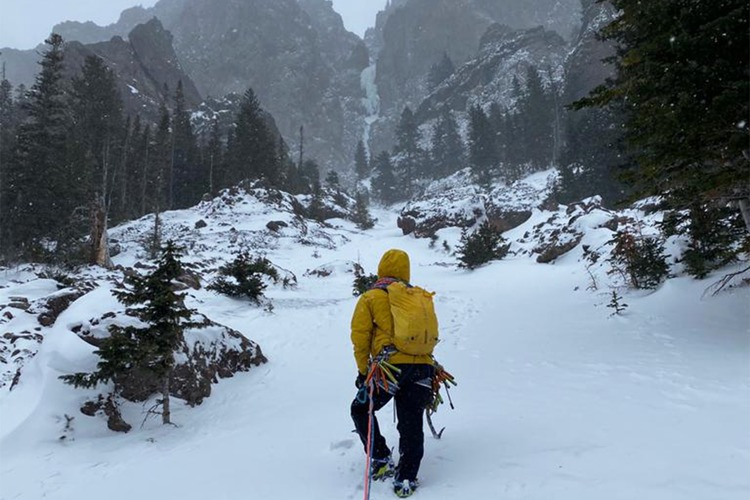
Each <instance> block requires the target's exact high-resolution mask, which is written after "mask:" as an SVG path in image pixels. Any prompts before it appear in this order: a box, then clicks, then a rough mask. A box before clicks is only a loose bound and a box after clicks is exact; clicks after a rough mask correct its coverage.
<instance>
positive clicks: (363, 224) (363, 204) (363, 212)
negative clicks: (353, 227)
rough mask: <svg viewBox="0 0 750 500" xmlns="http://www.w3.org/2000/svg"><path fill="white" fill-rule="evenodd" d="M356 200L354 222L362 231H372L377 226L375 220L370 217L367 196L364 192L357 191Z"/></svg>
mask: <svg viewBox="0 0 750 500" xmlns="http://www.w3.org/2000/svg"><path fill="white" fill-rule="evenodd" d="M354 200H355V205H354V214H353V215H352V221H353V222H354V223H355V224H357V227H358V228H360V229H363V230H364V229H372V228H373V227H374V226H375V219H373V218H372V216H371V215H370V210H369V209H368V207H367V198H366V197H365V194H364V193H363V192H362V191H357V194H356V195H355V197H354Z"/></svg>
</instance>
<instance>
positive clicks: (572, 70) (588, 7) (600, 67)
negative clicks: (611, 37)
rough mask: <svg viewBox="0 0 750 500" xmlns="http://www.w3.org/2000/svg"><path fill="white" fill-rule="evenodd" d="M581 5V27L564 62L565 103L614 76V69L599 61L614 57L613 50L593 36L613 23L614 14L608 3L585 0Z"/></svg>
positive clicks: (609, 45)
mask: <svg viewBox="0 0 750 500" xmlns="http://www.w3.org/2000/svg"><path fill="white" fill-rule="evenodd" d="M583 3H584V5H585V10H584V13H583V25H582V27H581V30H580V32H579V33H578V36H577V37H576V40H575V44H574V47H573V50H572V51H571V53H570V55H569V56H568V58H567V61H566V63H565V68H566V71H565V73H566V81H565V89H564V95H563V98H564V99H565V102H572V101H575V100H577V99H580V98H582V97H584V96H585V95H587V94H588V93H589V92H590V91H591V90H593V89H594V88H595V87H596V86H598V85H601V84H602V83H604V81H605V80H606V79H607V78H609V77H612V76H614V74H615V69H614V67H613V66H612V65H610V64H605V63H604V62H603V61H602V60H603V59H604V58H606V57H609V56H611V55H613V54H614V47H613V46H612V45H611V44H608V43H602V42H601V41H600V40H599V39H597V37H596V33H597V32H598V31H599V30H600V29H601V28H602V27H604V26H605V25H606V24H608V23H609V22H611V21H612V20H614V19H615V17H616V14H617V13H616V11H615V9H614V8H613V7H612V5H610V4H609V3H601V2H594V1H593V0H585V1H584V2H583Z"/></svg>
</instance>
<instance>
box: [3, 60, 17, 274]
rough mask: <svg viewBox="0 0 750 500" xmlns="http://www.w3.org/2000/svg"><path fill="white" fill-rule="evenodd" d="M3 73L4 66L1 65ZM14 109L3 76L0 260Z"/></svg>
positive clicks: (5, 215) (14, 129)
mask: <svg viewBox="0 0 750 500" xmlns="http://www.w3.org/2000/svg"><path fill="white" fill-rule="evenodd" d="M3 73H5V71H4V67H3ZM14 116H15V110H14V103H13V86H12V85H11V84H10V82H9V81H8V80H7V79H6V78H5V75H4V74H3V79H2V81H0V260H2V255H3V254H4V252H5V251H6V250H7V248H6V245H7V243H8V235H7V225H8V220H6V219H7V214H8V210H9V207H8V206H7V200H8V199H9V195H10V193H9V192H8V169H9V162H10V160H11V151H12V150H13V147H14V144H15V135H16V124H15V120H14Z"/></svg>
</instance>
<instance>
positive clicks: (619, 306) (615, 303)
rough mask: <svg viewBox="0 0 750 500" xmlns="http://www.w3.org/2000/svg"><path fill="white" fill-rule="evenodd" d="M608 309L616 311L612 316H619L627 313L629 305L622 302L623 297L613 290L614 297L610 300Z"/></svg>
mask: <svg viewBox="0 0 750 500" xmlns="http://www.w3.org/2000/svg"><path fill="white" fill-rule="evenodd" d="M607 307H609V308H610V309H612V310H613V311H614V312H613V313H612V316H615V315H617V316H619V315H620V314H622V313H623V312H625V309H627V308H628V305H627V304H626V303H624V302H623V301H622V297H620V296H619V295H618V294H617V291H615V290H612V297H611V298H610V300H609V304H607Z"/></svg>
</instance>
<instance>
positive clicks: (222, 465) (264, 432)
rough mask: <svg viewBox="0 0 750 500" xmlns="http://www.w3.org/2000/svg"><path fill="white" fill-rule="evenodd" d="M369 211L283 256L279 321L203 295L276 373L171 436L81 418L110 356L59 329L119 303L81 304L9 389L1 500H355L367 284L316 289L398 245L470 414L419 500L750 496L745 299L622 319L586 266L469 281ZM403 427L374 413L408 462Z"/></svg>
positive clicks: (251, 382) (285, 249)
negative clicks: (356, 338) (356, 351)
mask: <svg viewBox="0 0 750 500" xmlns="http://www.w3.org/2000/svg"><path fill="white" fill-rule="evenodd" d="M375 215H376V216H377V217H378V218H379V219H380V222H379V223H378V225H377V226H376V228H375V229H373V230H371V231H368V232H364V233H361V232H358V231H356V230H354V228H353V226H350V225H347V224H348V223H344V222H340V224H341V225H342V226H343V227H342V228H341V229H340V232H342V233H345V234H346V237H347V238H348V239H349V240H350V241H349V242H346V243H342V244H340V245H339V246H338V248H335V249H321V248H318V247H305V246H289V245H280V246H279V247H278V248H276V249H274V250H271V251H269V253H268V257H269V258H270V259H271V260H272V261H273V262H274V263H276V264H278V265H280V266H282V267H284V268H286V269H290V270H291V271H293V272H294V273H295V274H296V276H297V278H298V279H299V286H298V288H297V289H291V290H284V289H281V288H274V289H269V290H268V293H267V295H268V296H269V297H270V298H271V299H272V301H273V305H274V309H273V312H272V313H269V312H267V311H264V310H263V309H259V308H256V307H254V306H250V305H248V304H246V303H245V302H242V301H237V300H231V299H227V298H223V297H220V296H217V295H215V294H212V293H211V292H207V291H205V290H201V291H198V292H194V299H193V303H192V304H191V305H192V306H194V307H197V308H198V309H199V310H200V311H201V312H202V313H204V314H206V315H207V316H208V317H210V318H212V319H214V320H215V321H217V322H219V323H223V324H226V325H228V326H230V327H232V328H236V329H238V330H240V331H242V332H243V333H244V334H245V335H247V336H248V337H249V338H251V339H253V340H255V341H257V342H258V343H259V344H260V346H261V348H262V350H263V352H264V354H265V355H266V356H267V357H268V358H269V363H268V364H265V365H262V366H260V367H258V368H255V369H253V370H251V371H250V372H248V373H243V374H239V375H237V376H235V377H234V378H232V379H225V380H222V381H221V382H220V383H219V384H217V385H215V386H214V387H213V393H212V395H211V397H210V398H208V399H207V400H206V401H205V402H204V403H203V404H202V405H200V406H198V407H196V408H187V407H185V406H184V405H181V404H179V403H177V404H174V405H173V406H174V407H175V408H174V409H173V419H174V421H175V422H176V423H177V424H178V426H176V427H173V426H166V427H164V426H162V425H160V422H159V420H158V419H155V418H151V419H149V420H147V421H146V422H145V424H144V425H143V426H141V422H142V421H143V419H144V415H143V412H144V406H143V405H136V404H129V405H127V406H126V409H125V410H126V411H125V413H124V417H125V419H126V420H128V421H129V422H130V423H131V424H133V426H134V428H133V430H132V431H131V432H130V433H129V434H125V435H120V434H115V433H112V432H110V431H108V430H107V429H106V426H105V423H104V421H103V420H100V419H98V418H90V417H86V416H84V415H82V414H80V412H79V411H78V408H79V406H80V405H81V404H82V403H83V402H84V401H85V400H86V399H87V397H88V396H90V395H92V394H96V392H93V391H82V390H77V389H73V388H71V387H68V386H65V385H64V384H62V383H61V382H60V381H59V380H57V376H58V375H60V374H62V373H67V372H69V371H73V370H84V369H91V368H93V364H95V359H93V358H92V357H91V356H90V352H91V350H92V349H91V348H90V347H89V346H87V345H86V344H85V343H83V342H82V341H80V340H79V339H78V338H77V337H75V336H73V335H71V334H70V333H69V332H67V330H66V329H65V328H64V325H66V324H68V323H71V322H74V321H75V320H76V318H78V317H83V316H86V315H87V314H88V313H89V312H90V311H92V310H98V309H99V308H101V307H104V306H105V305H106V300H108V299H107V298H106V294H105V293H104V291H101V290H100V291H98V292H95V293H94V294H90V295H89V296H87V297H84V298H83V299H81V300H80V301H79V302H77V303H75V304H74V305H73V306H72V307H71V308H70V309H69V310H68V311H66V312H65V313H64V315H63V316H61V318H60V319H59V320H58V323H57V324H56V326H55V328H54V329H52V331H51V333H50V334H49V335H48V337H47V338H45V341H44V343H43V345H42V348H41V350H40V352H39V354H38V355H37V356H36V357H35V358H34V359H33V361H32V362H31V363H30V364H29V365H28V366H27V368H26V369H25V371H24V376H23V378H22V379H21V383H20V384H19V386H18V387H17V388H16V389H14V391H13V392H9V393H8V392H3V393H2V394H0V499H2V500H11V499H13V500H16V499H19V500H36V499H41V498H46V499H55V500H68V499H70V500H72V499H76V500H88V499H92V500H93V499H98V498H101V497H102V496H106V497H107V498H109V499H111V500H130V499H133V498H139V499H144V498H145V499H150V498H154V499H155V498H175V499H178V498H179V499H180V500H203V499H212V500H222V499H227V500H235V499H241V498H256V499H263V500H276V499H292V498H306V499H320V500H329V499H339V498H341V499H349V498H352V499H357V498H362V495H363V490H362V482H363V481H362V479H363V470H364V456H363V453H362V450H361V445H360V443H359V441H358V439H357V437H356V435H355V434H354V433H352V432H351V430H352V428H353V425H352V423H351V421H350V418H349V408H348V406H349V404H350V402H351V399H352V398H353V397H354V394H355V389H354V378H355V375H356V368H355V365H354V360H353V357H352V355H351V345H350V342H349V330H348V327H349V320H350V317H351V312H352V310H353V307H354V303H355V301H356V299H355V298H354V297H352V296H351V283H352V279H353V276H352V275H351V274H349V273H346V272H344V271H343V270H342V266H338V265H333V266H332V267H333V268H334V270H335V271H334V273H333V274H332V275H331V276H329V277H326V278H321V277H314V276H304V273H305V271H306V270H308V269H313V268H316V267H319V266H321V265H324V264H328V263H336V262H340V261H358V260H359V261H360V262H361V263H362V265H363V266H364V267H365V270H366V271H368V272H375V270H376V267H377V262H378V260H379V257H380V255H381V254H382V253H383V252H384V251H385V250H387V249H388V248H393V247H397V248H402V249H404V250H406V251H407V252H408V253H409V254H410V256H411V262H412V281H413V282H414V283H417V284H420V285H422V286H424V287H425V288H428V289H432V290H435V291H437V292H438V295H437V296H436V305H437V312H438V316H439V320H440V324H441V336H442V342H441V343H440V344H439V345H438V348H437V350H436V356H437V358H438V359H439V360H440V361H441V363H443V365H444V366H445V367H446V369H447V370H448V371H450V372H451V373H452V374H454V375H455V376H456V379H457V381H458V387H456V388H455V389H453V390H452V391H451V395H452V397H453V400H454V403H455V405H456V410H455V411H453V410H450V408H449V407H448V405H447V403H446V404H445V405H443V406H442V407H441V408H440V409H439V411H438V412H437V413H436V414H435V415H434V416H433V419H434V422H435V425H436V426H437V427H438V428H440V427H442V426H445V427H446V430H445V433H444V435H443V439H442V440H439V441H438V440H434V439H433V438H432V437H430V435H429V431H428V430H427V428H425V431H426V433H427V437H426V454H425V459H424V461H423V464H422V469H421V472H420V478H421V481H422V486H421V488H420V490H418V492H417V493H416V495H415V498H425V499H427V498H430V499H433V500H454V499H455V500H462V499H465V498H482V499H524V500H536V499H538V500H549V499H556V500H558V499H559V500H581V499H592V500H600V499H602V498H607V499H614V500H617V499H622V500H632V499H636V498H637V499H640V500H688V499H693V500H707V499H711V500H714V499H716V500H741V499H743V500H744V499H745V498H747V496H748V493H750V475H749V474H747V471H748V470H750V433H748V422H750V363H748V361H749V360H750V357H749V355H750V332H748V325H749V323H748V319H749V318H750V316H749V313H750V305H749V304H750V301H748V298H749V295H750V293H749V291H748V289H747V288H744V289H735V290H732V291H729V292H727V293H724V294H722V295H720V296H718V297H702V295H703V291H704V290H705V288H706V286H707V285H708V284H709V283H707V282H706V281H702V282H698V281H694V280H691V279H686V278H676V279H672V280H670V281H668V282H667V283H666V284H664V285H663V286H662V287H661V288H660V289H659V290H657V291H656V292H654V293H651V294H648V295H646V294H631V293H625V294H624V300H625V302H627V303H628V304H629V308H628V309H627V311H626V312H625V313H624V315H623V316H618V317H611V316H610V314H611V310H610V309H608V308H607V307H606V303H607V302H608V297H607V291H606V290H599V291H587V290H586V283H587V281H588V276H587V274H586V272H585V270H583V268H582V266H581V264H580V263H578V262H577V260H576V257H575V256H570V257H567V256H566V257H565V258H563V259H560V260H559V261H558V263H557V264H555V265H540V264H536V263H533V262H532V261H531V260H529V259H528V258H526V257H520V256H519V257H511V258H509V259H507V260H504V261H501V262H496V263H493V264H491V265H488V266H486V267H483V268H480V269H477V270H475V271H473V272H470V271H465V270H458V269H456V267H455V265H453V264H454V259H453V258H452V257H450V256H448V255H446V254H445V253H444V252H443V251H442V249H441V248H435V249H430V248H428V241H427V240H416V239H413V238H410V237H403V236H401V234H400V231H399V230H398V229H396V228H395V223H394V220H395V214H392V213H389V212H386V211H379V212H378V213H376V214H375ZM188 222H190V221H188ZM528 224H531V222H529V223H527V225H528ZM523 230H524V228H523V227H522V228H519V229H518V231H523ZM441 236H445V237H446V238H447V239H451V241H450V242H451V243H454V242H455V240H456V239H457V234H456V233H455V231H454V232H451V231H447V232H445V233H443V232H441ZM341 241H343V240H341ZM438 247H439V245H438ZM212 252H214V253H216V254H219V253H220V252H221V249H214V250H213V251H212ZM212 255H213V253H212ZM118 258H120V259H122V260H123V261H126V260H133V256H132V255H130V254H125V255H122V256H121V257H118ZM446 264H450V265H446ZM27 286H30V285H27ZM576 288H577V290H576ZM2 291H3V290H0V293H2ZM96 293H100V294H101V295H99V296H98V295H96ZM58 325H59V327H58ZM65 414H68V415H70V416H74V417H75V419H74V420H73V423H72V426H73V429H72V431H70V430H69V431H65V429H64V428H65V418H64V415H65ZM392 415H393V413H392V407H391V405H388V406H386V408H384V409H383V410H382V411H381V412H379V419H380V424H381V428H382V429H383V432H384V434H385V436H386V438H387V439H388V442H389V445H390V446H393V447H397V433H396V430H395V425H394V424H393V416H392ZM61 436H66V437H65V439H60V437H61ZM371 498H372V499H373V500H379V499H386V498H393V494H392V493H391V489H390V485H389V484H382V483H375V484H374V486H373V491H372V496H371Z"/></svg>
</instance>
